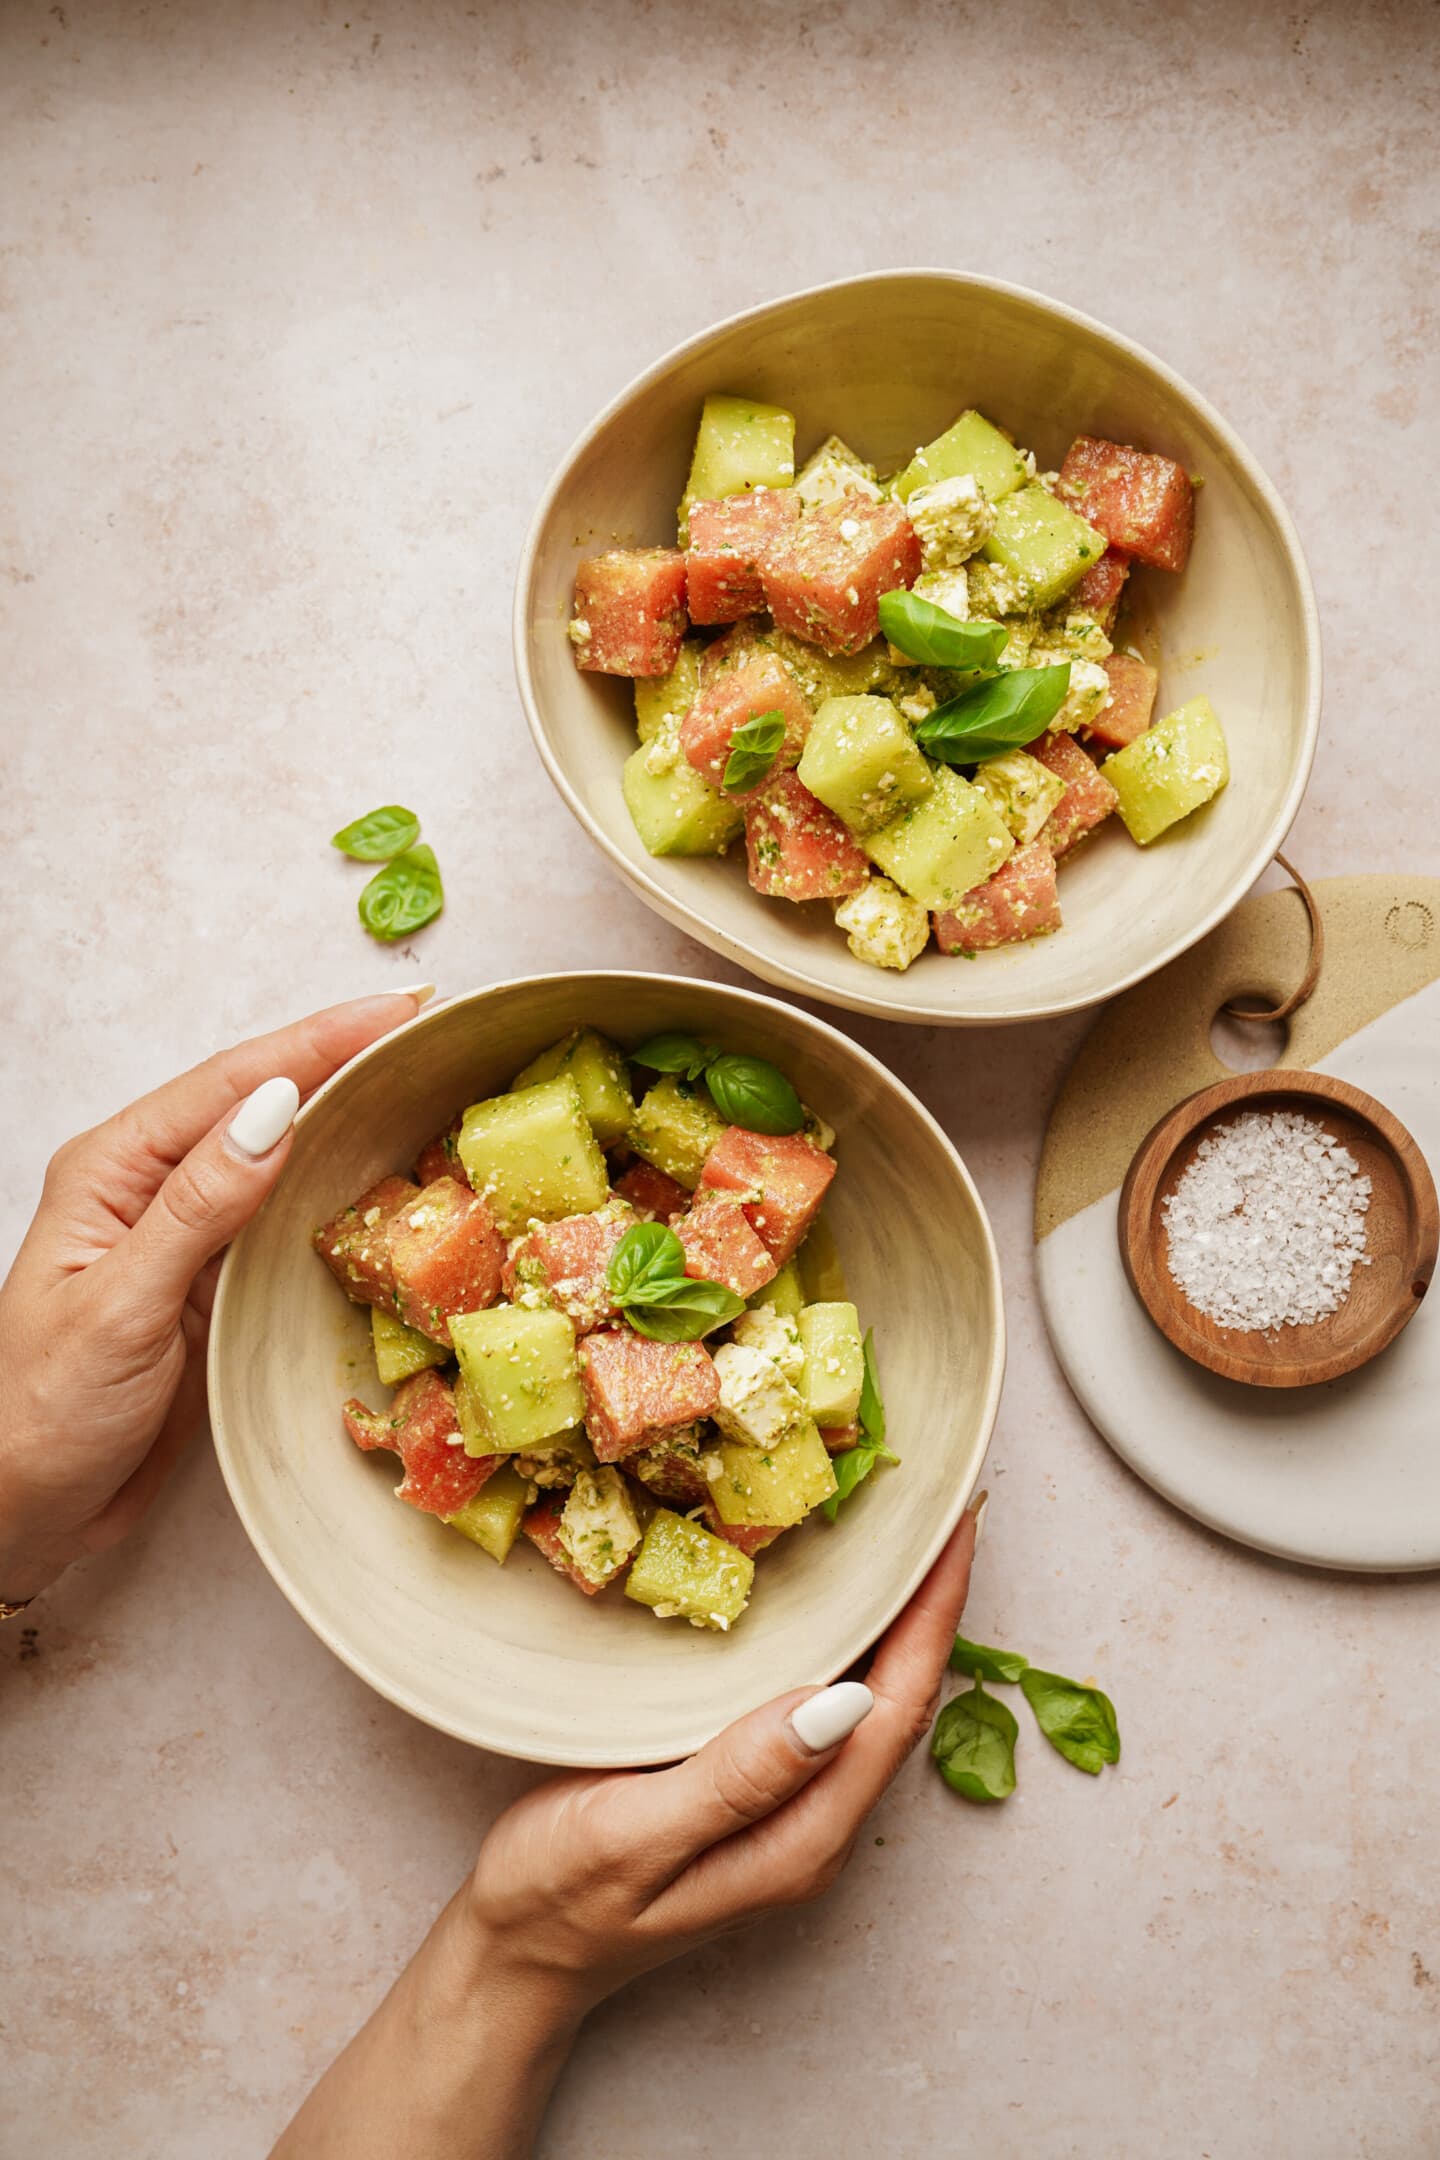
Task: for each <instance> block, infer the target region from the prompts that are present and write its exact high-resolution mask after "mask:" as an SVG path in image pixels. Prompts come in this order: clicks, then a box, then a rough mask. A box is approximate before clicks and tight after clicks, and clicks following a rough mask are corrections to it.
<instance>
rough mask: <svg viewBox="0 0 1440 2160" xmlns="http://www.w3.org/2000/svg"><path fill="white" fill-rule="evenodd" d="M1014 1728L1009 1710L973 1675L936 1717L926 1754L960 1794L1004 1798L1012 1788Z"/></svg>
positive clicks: (971, 1797)
mask: <svg viewBox="0 0 1440 2160" xmlns="http://www.w3.org/2000/svg"><path fill="white" fill-rule="evenodd" d="M1019 1731H1020V1728H1019V1726H1018V1725H1017V1724H1016V1722H1015V1717H1014V1713H1013V1712H1012V1711H1011V1710H1009V1709H1008V1708H1007V1707H1006V1705H1005V1704H1004V1703H1003V1702H1001V1701H1000V1699H999V1697H998V1696H997V1695H987V1694H986V1692H985V1690H984V1688H983V1687H982V1686H981V1685H980V1683H979V1681H978V1680H977V1681H976V1683H975V1685H974V1687H973V1688H971V1689H970V1690H969V1692H968V1694H965V1695H957V1696H955V1697H954V1698H953V1700H952V1701H950V1702H948V1703H946V1705H945V1707H944V1709H943V1710H942V1711H941V1712H940V1715H939V1717H938V1718H936V1720H935V1733H934V1737H933V1738H932V1740H931V1742H930V1753H931V1754H932V1755H933V1757H934V1758H935V1766H936V1768H937V1769H938V1770H939V1772H940V1775H941V1777H942V1778H944V1780H945V1782H946V1784H947V1785H948V1786H950V1787H951V1789H952V1790H953V1791H955V1792H958V1793H959V1794H960V1795H961V1797H962V1798H963V1799H966V1800H979V1801H982V1802H989V1801H995V1800H1008V1799H1009V1797H1010V1795H1011V1793H1012V1792H1014V1790H1015V1741H1016V1738H1017V1736H1018V1734H1019Z"/></svg>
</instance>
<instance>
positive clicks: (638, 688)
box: [635, 638, 705, 743]
mask: <svg viewBox="0 0 1440 2160" xmlns="http://www.w3.org/2000/svg"><path fill="white" fill-rule="evenodd" d="M704 649H705V648H704V646H703V644H702V643H701V641H700V639H699V638H686V640H685V642H684V644H683V645H682V646H681V647H680V656H679V658H678V659H677V660H676V662H675V665H674V667H673V668H671V670H670V673H669V674H668V675H652V676H645V675H637V676H636V677H635V726H636V730H637V732H638V734H639V736H640V740H641V742H642V743H648V742H649V741H650V739H651V737H652V736H655V735H658V734H659V733H660V730H661V729H662V728H663V727H664V726H665V725H666V723H667V722H670V723H673V725H674V726H675V727H679V725H680V722H681V721H682V720H683V719H684V717H685V715H686V713H687V712H689V710H690V707H691V706H692V705H693V704H694V702H695V699H696V696H697V695H698V693H699V689H700V655H701V653H702V652H703V651H704Z"/></svg>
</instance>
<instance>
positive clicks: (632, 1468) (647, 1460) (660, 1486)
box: [625, 1440, 710, 1509]
mask: <svg viewBox="0 0 1440 2160" xmlns="http://www.w3.org/2000/svg"><path fill="white" fill-rule="evenodd" d="M625 1470H626V1474H627V1476H629V1477H633V1478H638V1479H639V1481H640V1483H641V1484H642V1485H643V1486H645V1487H646V1488H647V1490H648V1491H650V1492H652V1493H654V1495H655V1497H656V1499H657V1500H661V1501H663V1502H664V1504H665V1506H666V1507H673V1508H681V1509H684V1508H692V1507H698V1506H699V1505H700V1503H701V1501H702V1500H708V1499H709V1497H710V1480H709V1479H708V1478H707V1477H706V1475H705V1472H704V1469H703V1468H702V1467H701V1464H700V1461H699V1457H698V1451H697V1450H696V1449H695V1448H694V1447H693V1446H692V1445H690V1444H689V1443H688V1442H686V1441H683V1440H657V1441H656V1442H655V1443H654V1445H653V1446H651V1447H644V1448H636V1449H635V1451H634V1452H633V1454H630V1455H627V1456H626V1458H625Z"/></svg>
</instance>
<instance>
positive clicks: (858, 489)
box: [795, 435, 880, 510]
mask: <svg viewBox="0 0 1440 2160" xmlns="http://www.w3.org/2000/svg"><path fill="white" fill-rule="evenodd" d="M795 493H796V494H797V495H798V496H799V498H800V502H801V505H802V507H803V508H804V509H806V510H819V509H821V508H823V507H824V505H825V504H827V503H838V502H843V501H844V500H845V497H846V496H847V495H863V496H864V497H865V498H866V500H867V501H868V502H879V500H880V487H879V484H878V482H877V481H876V478H875V468H874V466H873V465H867V464H866V463H865V461H864V459H863V458H860V457H857V456H856V454H855V452H854V451H853V450H852V449H851V448H850V446H849V444H848V443H844V442H842V441H841V440H840V437H839V436H838V435H831V436H829V437H827V439H826V440H825V441H824V442H823V443H821V445H820V448H819V449H818V450H817V451H816V452H815V454H814V456H813V457H808V458H807V459H806V460H805V463H804V464H803V465H802V466H801V468H800V471H799V473H798V474H797V476H796V480H795Z"/></svg>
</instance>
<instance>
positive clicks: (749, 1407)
mask: <svg viewBox="0 0 1440 2160" xmlns="http://www.w3.org/2000/svg"><path fill="white" fill-rule="evenodd" d="M715 1370H716V1372H717V1373H718V1374H719V1375H720V1403H719V1407H718V1408H717V1410H716V1412H715V1423H716V1424H717V1425H718V1426H719V1428H720V1430H721V1432H722V1433H723V1434H724V1435H725V1437H726V1439H727V1440H735V1441H738V1442H739V1444H740V1445H741V1446H742V1447H773V1446H774V1444H775V1442H776V1441H777V1440H783V1439H784V1437H785V1435H786V1434H787V1433H789V1432H793V1431H794V1429H795V1427H796V1426H797V1425H800V1424H803V1423H804V1420H805V1405H804V1404H803V1403H802V1402H801V1400H800V1396H799V1394H798V1392H797V1391H796V1389H794V1388H793V1387H792V1386H791V1385H790V1382H789V1381H788V1380H787V1379H786V1377H785V1375H784V1373H783V1372H781V1370H780V1368H779V1366H778V1365H777V1364H776V1363H775V1362H774V1360H773V1359H771V1358H768V1357H766V1356H765V1354H764V1352H763V1351H760V1350H756V1349H754V1348H752V1347H751V1345H750V1344H748V1343H721V1345H720V1348H719V1349H718V1350H717V1351H716V1352H715Z"/></svg>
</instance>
